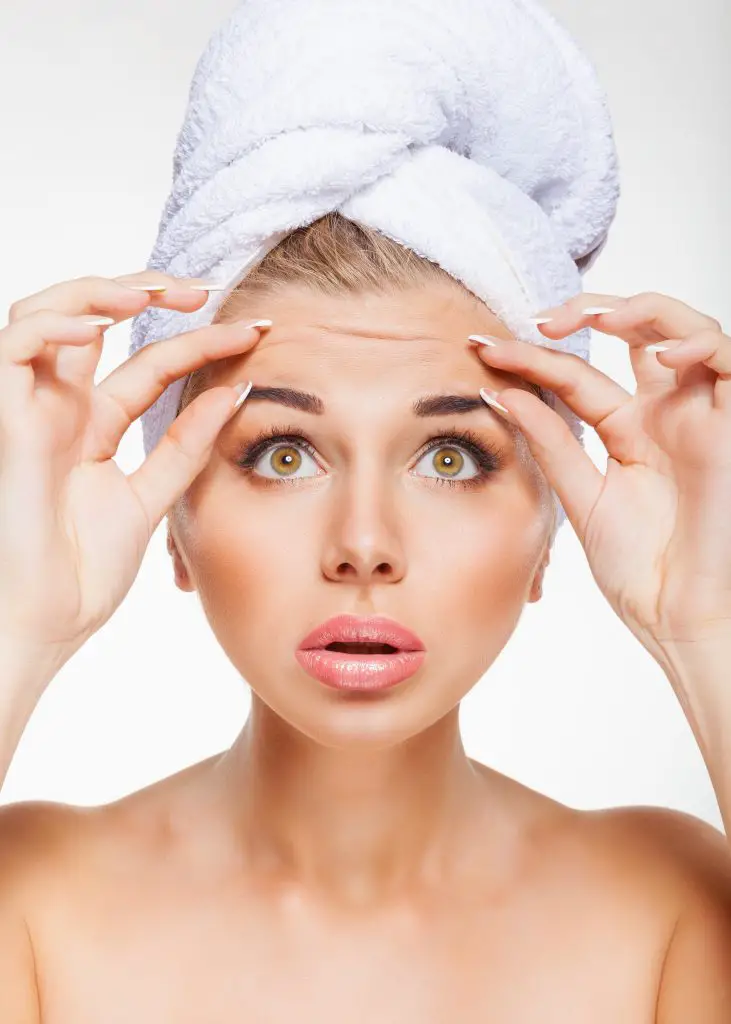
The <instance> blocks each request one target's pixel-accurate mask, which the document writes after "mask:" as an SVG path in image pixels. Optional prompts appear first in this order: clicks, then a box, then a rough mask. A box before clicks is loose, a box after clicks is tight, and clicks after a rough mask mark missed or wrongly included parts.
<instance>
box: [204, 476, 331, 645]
mask: <svg viewBox="0 0 731 1024" xmlns="http://www.w3.org/2000/svg"><path fill="white" fill-rule="evenodd" d="M282 499H283V500H273V499H272V497H271V496H270V495H267V494H261V495H257V494H252V493H251V492H248V493H247V495H246V500H245V501H242V500H241V497H240V496H239V495H236V494H232V495H231V497H230V500H226V499H225V498H224V497H223V495H222V494H221V493H220V492H219V493H217V495H216V497H215V498H214V497H213V495H211V496H210V498H209V499H207V500H206V501H205V502H203V503H201V504H199V506H198V507H197V508H196V510H195V515H194V516H193V517H192V519H191V522H192V523H194V524H195V526H194V528H193V529H191V531H190V534H189V538H188V541H187V549H188V551H189V557H190V559H191V563H192V569H193V572H194V575H195V583H196V587H197V590H198V593H199V597H200V600H201V603H202V605H203V607H204V609H205V612H206V615H207V617H208V619H209V621H210V623H211V626H212V628H213V629H214V632H215V633H216V635H217V636H218V637H219V639H220V640H221V641H222V642H223V643H224V646H225V647H227V648H228V649H230V648H231V644H230V643H229V642H227V635H230V637H231V638H233V642H234V647H238V648H241V645H242V643H243V642H245V641H246V638H247V637H251V638H256V637H257V636H259V637H261V635H262V630H263V631H266V630H272V629H276V628H277V618H276V617H275V613H276V612H277V610H278V609H279V610H281V609H283V608H286V606H287V604H288V595H289V594H292V593H297V592H298V591H299V592H301V591H302V588H308V589H309V592H310V593H311V592H312V586H313V579H316V578H317V575H316V574H317V570H318V567H319V550H318V540H317V523H316V522H313V521H311V519H308V518H307V516H306V515H304V514H303V513H304V510H303V509H302V508H299V512H298V513H296V514H294V515H293V508H292V504H291V502H288V501H287V500H286V495H285V496H282Z"/></svg>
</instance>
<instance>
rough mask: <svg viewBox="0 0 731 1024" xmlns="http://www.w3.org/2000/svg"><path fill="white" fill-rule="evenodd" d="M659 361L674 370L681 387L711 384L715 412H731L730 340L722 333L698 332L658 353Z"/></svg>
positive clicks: (713, 331) (710, 330)
mask: <svg viewBox="0 0 731 1024" xmlns="http://www.w3.org/2000/svg"><path fill="white" fill-rule="evenodd" d="M657 358H658V360H662V361H663V362H665V363H667V364H669V365H671V366H673V367H674V368H675V369H676V370H677V373H678V382H679V386H681V387H683V386H693V385H697V384H710V385H711V394H712V395H713V404H714V407H715V408H716V409H729V410H731V338H729V337H728V335H726V334H722V333H721V332H720V331H717V330H714V329H709V330H703V331H698V332H697V333H696V334H692V335H691V336H690V337H688V338H685V339H683V341H681V342H680V343H679V344H677V345H673V346H671V347H669V348H668V350H667V351H665V352H658V353H657Z"/></svg>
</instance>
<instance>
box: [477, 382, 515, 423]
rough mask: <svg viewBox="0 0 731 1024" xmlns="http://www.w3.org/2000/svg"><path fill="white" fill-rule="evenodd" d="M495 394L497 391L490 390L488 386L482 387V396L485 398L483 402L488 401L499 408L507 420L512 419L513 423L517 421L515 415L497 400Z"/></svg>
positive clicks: (493, 406)
mask: <svg viewBox="0 0 731 1024" xmlns="http://www.w3.org/2000/svg"><path fill="white" fill-rule="evenodd" d="M495 395H496V392H495V391H490V390H489V389H488V388H480V398H481V399H482V400H483V402H486V403H487V404H488V405H489V406H491V407H492V408H493V409H497V411H498V412H499V413H500V414H501V415H502V416H504V417H505V418H506V419H507V420H510V422H511V423H515V420H514V419H513V417H512V416H511V415H510V413H509V412H508V410H507V409H506V408H505V406H504V405H501V404H500V402H498V401H497V399H496V398H495Z"/></svg>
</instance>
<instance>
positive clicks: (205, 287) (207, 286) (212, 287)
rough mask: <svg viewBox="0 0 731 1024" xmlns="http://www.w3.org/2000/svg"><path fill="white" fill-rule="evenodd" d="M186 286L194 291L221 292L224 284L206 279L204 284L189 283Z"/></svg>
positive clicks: (224, 286)
mask: <svg viewBox="0 0 731 1024" xmlns="http://www.w3.org/2000/svg"><path fill="white" fill-rule="evenodd" d="M188 287H189V288H190V289H191V291H194V292H222V291H224V290H225V288H226V285H225V284H218V282H216V281H206V282H205V283H204V284H189V285H188Z"/></svg>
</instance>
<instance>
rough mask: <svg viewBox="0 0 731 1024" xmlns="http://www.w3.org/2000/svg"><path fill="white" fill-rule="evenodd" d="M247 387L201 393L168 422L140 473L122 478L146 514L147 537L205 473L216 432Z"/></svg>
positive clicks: (249, 382) (209, 390)
mask: <svg viewBox="0 0 731 1024" xmlns="http://www.w3.org/2000/svg"><path fill="white" fill-rule="evenodd" d="M251 384H252V382H251V381H248V382H247V383H246V384H245V385H239V387H242V386H243V391H242V392H241V394H239V393H238V392H237V391H236V390H235V388H233V387H218V388H209V389H208V390H207V391H204V392H203V394H202V395H199V396H198V397H197V398H196V399H194V401H192V402H191V403H190V405H188V406H186V408H185V409H184V410H183V411H182V412H181V413H180V415H179V416H178V417H177V418H176V419H175V420H174V421H173V423H172V424H171V425H170V427H169V428H168V430H167V431H166V433H165V434H164V435H163V436H162V437H161V438H160V441H159V442H158V444H157V445H156V446H155V448H153V450H152V451H151V452H150V454H149V455H148V456H147V458H146V460H145V461H144V462H143V463H142V465H141V466H140V467H139V469H137V470H135V472H134V473H131V474H130V475H129V476H128V477H127V479H128V481H129V485H130V487H131V488H132V490H133V491H134V492H135V494H136V495H137V497H138V499H139V501H140V504H141V505H142V507H143V508H144V510H145V514H146V515H147V520H148V522H149V524H150V531H151V534H152V533H154V531H155V530H156V529H157V527H158V525H159V524H160V523H161V522H162V520H163V517H164V516H165V515H166V514H167V512H168V510H169V509H170V508H171V506H172V505H173V504H174V503H175V502H176V501H177V500H178V498H179V497H180V496H181V495H182V494H183V493H184V492H185V491H186V490H187V489H188V487H190V485H191V484H192V482H193V481H194V480H195V478H196V477H197V476H198V474H199V473H200V472H201V471H202V470H203V469H204V467H205V466H206V464H207V463H208V461H209V459H210V457H211V452H212V451H213V446H214V444H215V443H216V439H217V437H218V435H219V433H220V432H221V430H222V429H223V427H224V426H225V425H226V424H227V423H228V421H229V420H230V419H231V417H232V416H233V414H234V413H235V412H237V411H238V409H239V408H240V406H241V401H243V400H245V399H246V397H247V395H248V394H249V392H250V391H251ZM240 400H241V401H240ZM236 403H238V405H237V404H236Z"/></svg>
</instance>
